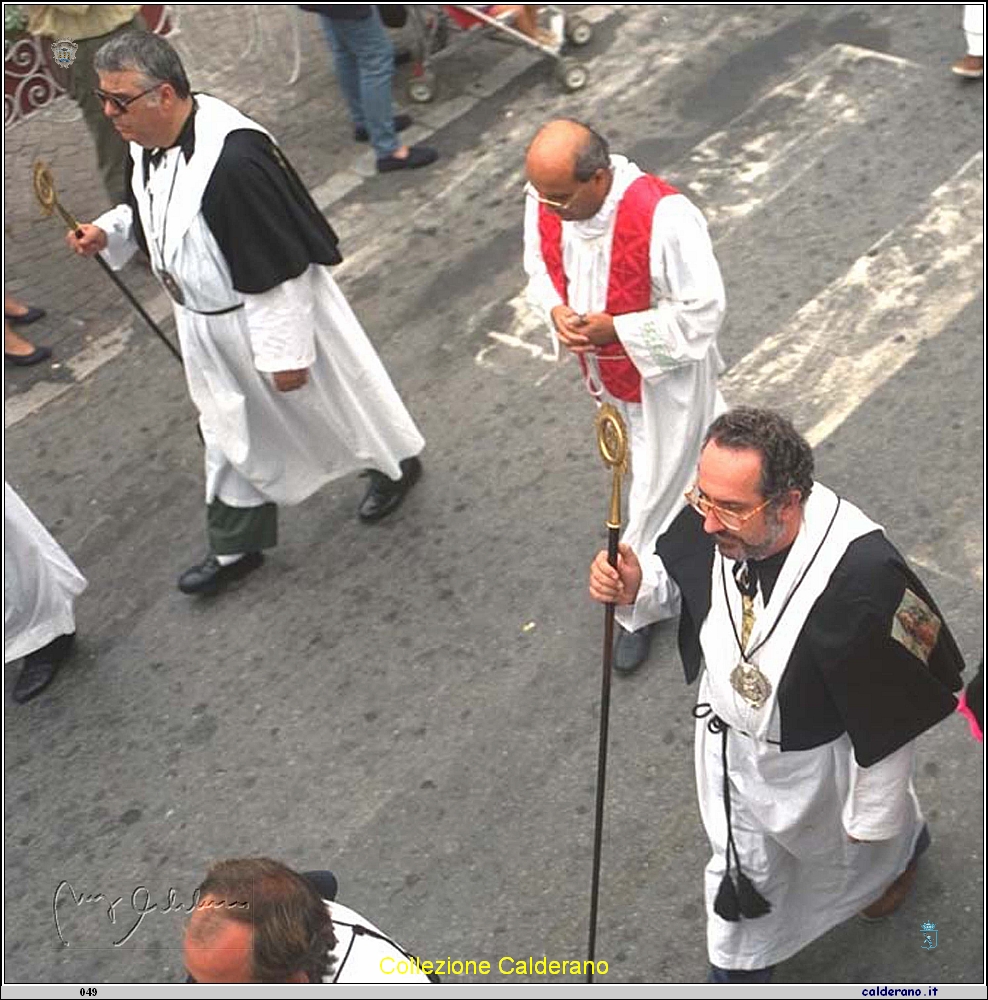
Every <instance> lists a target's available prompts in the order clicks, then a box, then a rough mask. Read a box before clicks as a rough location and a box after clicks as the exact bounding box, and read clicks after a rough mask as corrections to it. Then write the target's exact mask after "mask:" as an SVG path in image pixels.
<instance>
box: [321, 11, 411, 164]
mask: <svg viewBox="0 0 988 1000" xmlns="http://www.w3.org/2000/svg"><path fill="white" fill-rule="evenodd" d="M319 20H320V21H321V22H322V29H323V32H324V33H325V35H326V41H327V42H329V47H330V48H331V49H332V50H333V59H334V61H335V63H336V79H337V80H338V82H339V85H340V90H342V91H343V96H344V98H345V99H346V103H347V107H348V108H349V109H350V117H351V118H352V119H353V124H354V127H355V128H365V129H367V134H368V135H369V136H370V141H371V145H372V146H373V147H374V152H375V153H376V154H377V158H378V159H379V160H380V159H382V158H383V157H385V156H390V155H391V154H392V153H394V151H395V150H396V149H398V148H399V146H400V145H401V144H400V143H399V142H398V136H397V134H396V132H395V125H394V118H395V116H394V108H393V107H392V104H391V78H392V77H393V76H394V68H395V57H394V48H393V47H392V45H391V39H390V38H388V33H387V31H386V30H385V28H384V25H383V24H382V23H381V16H380V14H378V12H377V7H371V13H370V16H369V17H364V18H360V19H359V20H346V19H343V18H331V17H324V16H320V18H319Z"/></svg>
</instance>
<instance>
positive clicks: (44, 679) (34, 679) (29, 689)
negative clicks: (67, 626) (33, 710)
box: [13, 632, 75, 705]
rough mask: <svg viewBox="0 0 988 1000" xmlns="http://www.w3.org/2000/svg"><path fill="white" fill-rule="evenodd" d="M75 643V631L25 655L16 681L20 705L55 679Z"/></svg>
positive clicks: (15, 694) (14, 692)
mask: <svg viewBox="0 0 988 1000" xmlns="http://www.w3.org/2000/svg"><path fill="white" fill-rule="evenodd" d="M74 645H75V632H72V633H70V634H69V635H60V636H58V638H56V639H53V640H52V641H51V642H49V643H48V645H47V646H42V647H41V649H36V650H35V651H34V652H33V653H28V655H27V656H25V657H24V665H23V666H22V667H21V672H20V674H18V676H17V680H16V681H15V682H14V691H13V698H14V701H16V702H17V704H18V705H23V704H24V702H26V701H30V700H31V699H32V698H34V697H36V696H37V695H39V694H41V692H42V691H44V689H45V688H46V687H48V685H49V684H51V682H52V681H53V680H54V679H55V674H57V673H58V668H59V667H60V666H61V665H62V661H63V660H65V659H67V658H68V656H69V654H70V653H71V652H72V647H73V646H74Z"/></svg>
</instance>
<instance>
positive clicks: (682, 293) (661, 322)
mask: <svg viewBox="0 0 988 1000" xmlns="http://www.w3.org/2000/svg"><path fill="white" fill-rule="evenodd" d="M611 165H612V167H613V170H614V180H613V183H612V185H611V190H610V191H609V193H608V195H607V198H606V199H605V201H604V204H603V205H602V206H601V208H600V210H599V211H598V212H597V214H596V215H595V216H594V217H593V218H591V219H586V220H584V221H580V222H568V221H564V222H563V223H562V253H563V268H564V270H565V272H566V277H567V279H568V289H567V294H568V298H569V302H568V303H567V304H568V305H569V306H570V308H572V309H574V310H576V312H578V313H592V312H605V311H606V305H607V293H608V283H609V275H610V262H611V241H612V238H613V236H614V227H615V221H616V217H617V209H618V205H619V202H620V200H621V197H622V195H623V194H624V193H625V192H626V191H627V189H628V187H629V186H630V185H631V184H632V182H633V181H635V180H636V179H637V178H638V177H640V176H641V174H642V171H641V170H640V169H639V168H638V167H637V166H635V164H633V163H631V162H629V161H628V160H627V159H626V158H625V157H623V156H612V157H611ZM538 209H539V206H538V202H537V201H536V200H535V199H534V198H528V199H526V207H525V271H526V273H527V274H528V278H529V282H528V288H527V296H528V298H529V300H530V301H531V302H532V304H533V305H535V306H536V307H537V308H540V309H541V310H542V311H543V313H544V315H545V318H546V321H547V322H548V324H549V327H550V330H551V331H552V335H553V337H554V338H555V327H554V326H553V324H552V319H551V316H550V312H551V310H552V309H553V308H555V307H556V306H557V305H561V304H562V299H561V298H560V296H559V293H558V291H557V290H556V288H555V286H554V285H553V282H552V279H551V278H550V276H549V273H548V270H547V268H546V265H545V261H544V260H543V258H542V250H541V243H540V237H539V226H538ZM650 271H651V299H652V301H651V308H649V309H647V310H645V311H643V312H636V313H627V314H625V315H621V316H615V317H614V327H615V330H616V332H617V336H618V339H619V340H620V342H621V344H622V345H623V347H624V349H625V351H626V352H627V354H628V356H629V357H630V358H631V360H632V361H633V362H634V364H635V367H636V368H637V369H638V371H639V373H640V374H641V377H642V391H641V397H642V401H641V403H628V402H624V401H622V400H619V399H615V398H614V397H613V396H611V395H610V394H609V393H608V392H607V390H606V389H605V388H604V387H603V384H602V383H601V381H600V377H599V373H598V369H597V362H596V359H595V357H594V355H593V354H587V355H584V357H585V358H586V359H587V364H588V370H589V371H588V379H587V383H588V388H589V389H590V391H591V393H592V394H593V395H594V396H595V397H596V398H597V399H598V400H599V401H601V402H604V401H606V402H609V403H611V404H612V405H613V406H615V407H616V408H617V409H618V411H619V412H620V413H621V415H622V416H623V418H624V420H625V423H626V425H627V427H628V433H629V438H630V443H631V476H632V478H631V488H630V491H629V494H628V515H627V525H626V527H625V529H624V533H623V539H622V540H623V541H624V542H626V543H627V544H628V545H630V546H631V548H632V549H633V550H634V551H635V552H636V553H639V554H643V553H645V552H648V551H650V550H651V548H652V546H653V545H654V544H655V540H656V538H657V537H658V536H659V534H660V533H661V532H662V531H664V530H665V529H666V528H667V527H668V525H669V523H670V522H671V521H672V519H673V517H675V515H676V513H677V511H679V509H680V508H681V507H682V505H683V502H684V500H683V494H684V493H685V492H686V491H687V490H688V489H689V488H690V486H691V485H692V483H693V478H694V476H695V472H696V463H697V460H698V458H699V455H700V446H701V444H702V441H703V434H704V432H705V431H706V429H707V427H708V426H709V424H710V423H711V421H712V420H713V419H714V417H715V416H716V415H717V414H718V413H720V412H722V411H723V410H724V409H725V407H724V402H723V399H722V398H721V396H720V393H719V392H718V391H717V375H718V374H719V372H720V371H721V370H722V369H723V362H722V361H721V357H720V354H719V352H718V350H717V332H718V330H719V329H720V325H721V321H722V319H723V315H724V308H725V297H724V285H723V282H722V280H721V276H720V269H719V267H718V266H717V261H716V259H715V258H714V254H713V249H712V247H711V245H710V238H709V236H708V235H707V226H706V222H705V221H704V219H703V216H702V215H701V214H700V212H699V210H698V209H697V208H696V207H695V206H694V205H692V204H691V203H690V201H689V200H688V199H687V198H686V197H685V196H684V195H681V194H670V195H666V196H665V197H664V198H662V199H660V200H659V202H658V204H657V205H656V208H655V214H654V216H653V218H652V236H651V243H650ZM665 587H666V600H665V602H664V603H663V604H661V605H659V606H656V614H657V617H656V618H653V619H652V620H653V621H655V620H658V619H659V618H669V617H672V616H673V615H675V614H676V612H677V610H678V594H677V592H676V589H675V586H674V585H673V584H672V583H671V581H669V580H668V579H666V580H665ZM620 611H621V609H619V612H620ZM626 614H627V613H626V612H621V615H620V616H621V617H622V618H625V617H626ZM623 623H624V622H623ZM644 624H647V622H644V621H642V622H639V623H638V624H636V625H635V626H633V627H636V628H637V627H639V626H640V625H644Z"/></svg>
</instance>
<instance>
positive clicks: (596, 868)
mask: <svg viewBox="0 0 988 1000" xmlns="http://www.w3.org/2000/svg"><path fill="white" fill-rule="evenodd" d="M597 447H598V449H599V450H600V455H601V458H603V460H604V464H605V465H606V466H607V467H608V468H609V469H610V470H611V505H610V512H609V514H608V517H607V562H608V564H609V565H610V566H611V567H617V563H618V539H619V537H620V535H621V477H622V476H623V475H625V474H626V473H627V471H628V432H627V430H626V428H625V426H624V421H623V420H622V419H621V415H620V414H619V413H618V411H617V410H616V409H615V408H614V407H613V406H611V405H610V403H605V404H603V405H602V406H601V407H600V409H599V410H598V411H597ZM629 551H630V550H629ZM615 593H616V592H615ZM613 655H614V604H613V603H610V602H609V603H608V604H607V605H606V607H605V609H604V664H603V677H602V680H601V693H600V744H599V747H598V751H597V809H596V815H595V820H594V840H593V879H592V881H591V888H590V944H589V949H588V959H589V961H590V962H591V963H593V960H594V950H595V948H596V944H597V893H598V889H599V887H600V845H601V836H602V833H603V822H604V781H605V779H606V775H607V723H608V718H609V715H610V708H611V673H612V659H613ZM590 969H591V970H592V969H593V965H592V964H591V965H590ZM587 982H588V983H592V982H593V972H592V971H590V972H588V973H587Z"/></svg>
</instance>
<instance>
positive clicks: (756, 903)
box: [714, 871, 772, 920]
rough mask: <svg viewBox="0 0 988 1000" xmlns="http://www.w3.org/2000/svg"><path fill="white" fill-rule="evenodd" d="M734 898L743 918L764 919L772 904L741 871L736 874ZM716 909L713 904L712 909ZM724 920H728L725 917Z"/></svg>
mask: <svg viewBox="0 0 988 1000" xmlns="http://www.w3.org/2000/svg"><path fill="white" fill-rule="evenodd" d="M722 888H723V887H722ZM736 898H737V901H738V904H739V905H740V908H741V915H742V916H745V917H764V916H765V914H766V913H768V912H769V911H770V910H771V909H772V904H771V903H770V902H769V901H768V900H767V899H766V898H765V897H764V896H763V895H762V894H761V893H760V892H759V891H758V890H757V889H756V888H755V885H754V883H753V882H752V881H751V879H750V878H748V876H747V875H745V874H744V873H743V872H741V871H739V872H738V889H737V897H736ZM716 908H717V907H716V904H714V909H715V910H716ZM724 919H725V920H727V919H729V918H727V917H725V918H724Z"/></svg>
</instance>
